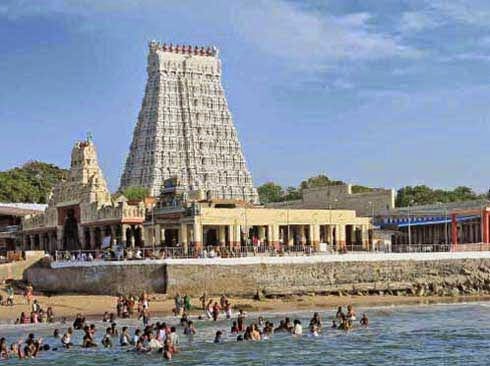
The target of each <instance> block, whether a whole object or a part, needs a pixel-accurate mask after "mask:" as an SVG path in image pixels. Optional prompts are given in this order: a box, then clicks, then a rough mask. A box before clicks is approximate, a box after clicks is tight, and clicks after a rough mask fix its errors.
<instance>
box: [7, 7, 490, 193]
mask: <svg viewBox="0 0 490 366" xmlns="http://www.w3.org/2000/svg"><path fill="white" fill-rule="evenodd" d="M204 4H205V5H204ZM489 30H490V2H489V1H471V2H470V1H468V2H467V1H462V0H451V1H444V0H430V1H429V0H427V1H422V0H411V1H395V0H389V1H383V0H362V1H359V0H338V1H335V0H332V1H330V0H325V1H319V0H318V1H308V2H299V1H286V0H257V1H252V0H251V1H230V0H207V1H205V2H204V1H177V0H176V1H172V0H167V1H162V0H159V1H157V0H154V1H152V0H148V1H145V0H140V1H137V0H118V1H113V0H111V1H109V0H93V1H89V0H77V1H75V0H72V1H70V0H66V1H62V0H43V1H38V0H32V1H22V0H17V1H13V0H2V1H1V2H0V54H1V57H0V127H1V129H0V131H1V133H0V144H1V146H2V154H1V155H0V169H2V170H3V169H7V168H10V167H13V166H15V165H19V164H22V163H23V162H25V161H27V160H32V159H36V160H43V161H48V162H52V163H55V164H58V165H61V166H67V165H68V164H69V154H70V151H71V147H72V144H73V143H74V141H75V140H77V139H80V138H83V137H84V136H85V134H86V132H87V131H91V132H92V133H93V135H94V138H95V141H96V143H97V145H98V151H99V160H100V163H101V166H102V168H103V170H104V173H105V175H106V177H107V180H108V182H109V184H110V186H111V188H112V189H113V190H115V189H116V188H117V186H118V184H119V178H120V174H121V172H122V168H123V164H124V161H125V156H126V154H127V152H128V149H129V144H130V141H131V135H132V130H133V127H134V125H135V122H136V118H137V114H138V111H139V108H140V104H141V101H142V98H143V93H144V87H145V81H146V69H145V68H146V56H147V43H148V41H150V40H152V39H156V40H160V41H166V42H173V43H185V44H199V45H200V44H205V45H208V44H214V45H216V46H217V47H218V48H220V55H221V57H222V61H223V69H224V75H223V83H224V86H225V90H226V93H227V97H228V101H229V105H230V108H231V111H232V113H233V116H234V120H235V124H236V127H237V129H238V132H239V135H240V138H241V141H242V145H243V148H244V150H245V154H246V158H247V161H248V164H249V167H250V169H251V171H252V174H253V177H254V180H255V183H256V184H261V183H264V182H266V181H270V180H273V181H276V182H278V183H281V184H283V185H297V184H298V183H299V182H300V180H301V179H302V178H304V177H308V176H311V175H315V174H319V173H325V174H328V175H329V176H331V177H333V178H336V179H342V180H345V181H348V182H352V183H359V184H365V185H370V186H383V187H390V188H398V187H400V186H403V185H408V184H410V185H413V184H428V185H432V186H437V187H442V188H450V187H454V186H457V185H469V186H471V187H472V188H474V189H476V190H477V191H486V190H487V189H488V187H490V169H488V168H489V167H490V149H489V147H488V142H487V141H488V140H489V137H490V133H489V132H490V123H489V117H490V67H489V66H490V32H489Z"/></svg>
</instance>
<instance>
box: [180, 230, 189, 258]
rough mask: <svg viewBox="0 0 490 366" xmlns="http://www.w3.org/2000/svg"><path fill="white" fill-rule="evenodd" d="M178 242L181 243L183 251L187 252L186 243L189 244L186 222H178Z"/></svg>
mask: <svg viewBox="0 0 490 366" xmlns="http://www.w3.org/2000/svg"><path fill="white" fill-rule="evenodd" d="M179 242H180V245H182V248H183V249H184V253H187V248H188V244H189V236H188V230H187V224H180V228H179Z"/></svg>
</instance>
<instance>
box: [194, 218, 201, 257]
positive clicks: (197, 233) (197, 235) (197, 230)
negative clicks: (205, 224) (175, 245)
mask: <svg viewBox="0 0 490 366" xmlns="http://www.w3.org/2000/svg"><path fill="white" fill-rule="evenodd" d="M193 232H194V238H193V239H194V242H193V245H194V248H195V249H196V251H197V252H198V253H199V252H200V251H201V250H202V225H201V224H200V223H198V222H197V220H196V221H195V222H194V224H193Z"/></svg>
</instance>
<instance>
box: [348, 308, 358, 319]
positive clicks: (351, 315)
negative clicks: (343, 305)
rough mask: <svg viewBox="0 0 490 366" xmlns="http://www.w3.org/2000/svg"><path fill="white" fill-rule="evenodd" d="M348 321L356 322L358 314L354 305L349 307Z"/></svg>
mask: <svg viewBox="0 0 490 366" xmlns="http://www.w3.org/2000/svg"><path fill="white" fill-rule="evenodd" d="M347 320H349V321H351V322H352V321H354V320H356V312H355V310H354V308H353V307H352V305H347Z"/></svg>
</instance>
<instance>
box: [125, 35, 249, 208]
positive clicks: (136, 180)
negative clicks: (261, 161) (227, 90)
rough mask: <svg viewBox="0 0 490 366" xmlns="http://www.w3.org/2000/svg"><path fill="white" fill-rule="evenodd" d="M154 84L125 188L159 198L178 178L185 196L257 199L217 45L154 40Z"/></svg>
mask: <svg viewBox="0 0 490 366" xmlns="http://www.w3.org/2000/svg"><path fill="white" fill-rule="evenodd" d="M147 71H148V81H147V84H146V90H145V97H144V99H143V105H142V107H141V111H140V113H139V116H138V122H137V124H136V127H135V129H134V134H133V141H132V143H131V147H130V152H129V155H128V157H127V160H126V166H125V169H124V173H123V175H122V178H121V189H124V188H126V187H130V186H140V187H147V188H149V189H150V191H151V194H152V195H154V196H157V195H159V194H160V192H161V190H162V188H163V183H164V180H165V179H168V178H172V177H177V180H178V182H179V183H178V184H179V186H180V188H183V189H184V190H185V191H199V190H201V191H203V192H204V193H205V194H206V195H207V197H211V198H225V199H238V200H245V201H249V202H250V201H251V202H257V201H258V196H257V191H256V189H255V188H254V186H253V182H252V177H251V175H250V172H249V171H248V168H247V164H246V162H245V159H244V156H243V153H242V149H241V146H240V142H239V141H238V136H237V132H236V130H235V127H234V125H233V121H232V117H231V113H230V110H229V109H228V105H227V102H226V97H225V94H224V91H223V86H222V85H221V61H220V59H219V57H218V51H217V49H216V48H214V47H213V48H211V47H208V48H204V47H191V46H172V45H169V46H167V45H166V44H165V43H164V44H161V43H158V42H150V44H149V55H148V66H147Z"/></svg>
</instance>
